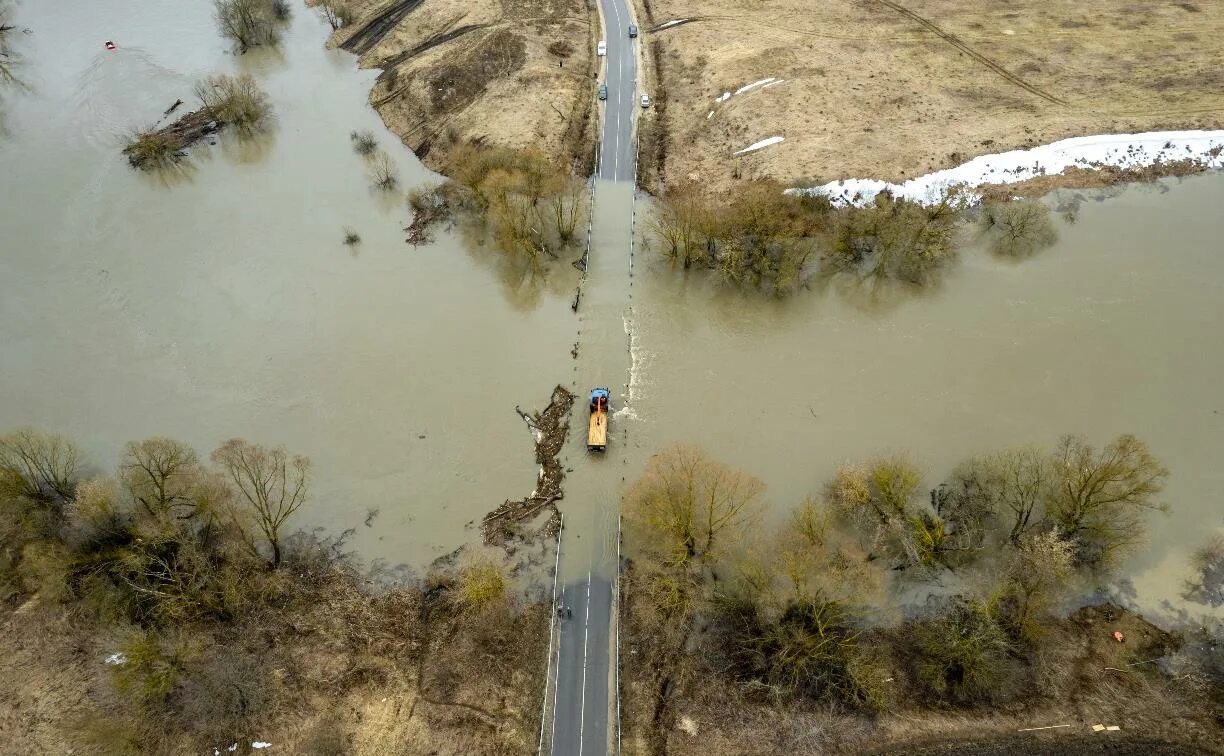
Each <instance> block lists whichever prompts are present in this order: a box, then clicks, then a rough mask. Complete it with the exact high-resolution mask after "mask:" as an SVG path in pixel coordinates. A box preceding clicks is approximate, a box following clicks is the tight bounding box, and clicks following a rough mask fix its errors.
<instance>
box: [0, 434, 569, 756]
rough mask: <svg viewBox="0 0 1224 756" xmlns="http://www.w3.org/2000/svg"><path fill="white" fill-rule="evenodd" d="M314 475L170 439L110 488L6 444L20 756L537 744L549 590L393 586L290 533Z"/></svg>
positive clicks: (1, 505)
mask: <svg viewBox="0 0 1224 756" xmlns="http://www.w3.org/2000/svg"><path fill="white" fill-rule="evenodd" d="M309 469H310V466H309V462H308V461H307V460H305V459H304V458H302V457H297V456H293V457H290V456H289V455H288V453H287V452H286V451H285V450H284V449H283V448H271V447H260V446H256V445H251V444H248V443H247V442H243V441H240V440H238V439H234V440H231V441H229V442H226V443H225V444H223V445H222V446H221V447H219V448H218V449H217V450H216V451H215V452H214V453H213V454H212V455H211V457H210V462H203V461H202V460H201V458H200V457H199V456H198V455H197V454H196V453H195V451H194V450H192V449H191V448H190V447H187V446H185V445H183V444H180V443H178V442H175V441H172V440H170V439H166V438H153V439H146V440H144V441H139V442H134V443H131V444H129V445H128V446H127V447H126V451H125V454H124V457H123V460H122V462H121V463H120V465H119V466H118V467H117V468H116V471H115V474H114V476H113V477H110V476H99V475H97V473H96V472H95V471H94V470H96V468H90V467H89V466H88V464H87V463H85V461H84V459H83V457H82V455H81V454H80V453H79V452H78V451H77V450H76V449H75V447H73V445H72V444H71V442H70V441H68V440H67V439H64V438H62V437H56V436H51V435H47V434H42V433H38V432H35V431H16V432H13V433H8V434H5V435H3V436H0V543H2V544H3V548H0V632H2V633H3V638H0V678H2V679H3V680H4V684H3V685H2V686H0V732H2V733H3V740H4V744H3V746H0V751H3V752H4V753H74V752H75V753H106V754H128V753H132V754H135V753H220V752H222V751H226V752H229V753H239V754H249V753H254V752H256V751H260V750H262V749H263V748H265V747H268V748H274V749H275V751H274V752H276V753H281V752H283V753H302V754H340V753H425V752H430V753H439V754H466V753H508V752H524V751H526V750H528V749H529V748H530V747H531V746H532V745H534V744H535V742H536V732H537V729H536V728H537V722H538V721H539V720H538V719H537V716H538V713H537V712H538V702H539V696H540V693H539V692H540V690H542V689H543V685H544V671H543V668H542V665H541V664H540V662H541V660H542V659H543V658H544V655H545V653H544V651H545V646H546V645H547V637H548V636H547V632H546V628H547V626H548V622H549V613H550V606H549V604H548V603H546V601H547V598H546V594H545V592H544V590H543V589H542V588H541V587H540V585H539V583H538V582H537V581H533V580H530V579H528V581H527V582H526V584H525V585H515V582H517V581H514V575H515V569H516V568H514V567H511V566H509V565H507V564H506V563H504V562H503V561H501V560H498V559H494V558H489V557H487V556H485V557H482V556H475V557H471V558H465V559H463V560H462V561H461V562H460V563H459V564H448V565H446V566H444V567H439V568H435V569H431V570H430V571H429V572H428V573H427V574H425V575H424V576H423V577H422V578H420V579H414V580H405V579H403V578H402V577H401V578H390V579H388V577H387V574H386V572H384V571H381V570H379V569H377V568H372V569H369V570H367V569H365V568H364V567H363V566H362V565H361V564H360V563H358V562H357V561H356V560H355V559H354V558H353V557H352V556H351V554H349V553H348V552H347V548H348V547H347V544H346V540H347V538H348V534H342V535H340V536H338V537H324V536H322V535H320V532H321V531H315V532H314V533H313V534H310V535H308V534H305V533H302V532H296V533H294V534H293V535H289V531H290V529H296V522H292V523H291V522H290V518H291V517H292V515H293V513H294V512H295V511H296V510H297V508H298V507H299V506H300V505H301V504H302V503H303V502H305V501H306V500H307V499H308V497H309V495H308V491H309V484H310V475H309ZM272 502H277V503H275V504H273V503H272ZM373 516H374V515H371V518H372V517H373ZM256 523H258V524H256ZM273 523H275V524H273ZM282 526H283V529H282ZM261 744H263V745H261Z"/></svg>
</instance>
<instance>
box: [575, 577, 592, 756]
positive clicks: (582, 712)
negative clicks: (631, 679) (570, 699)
mask: <svg viewBox="0 0 1224 756" xmlns="http://www.w3.org/2000/svg"><path fill="white" fill-rule="evenodd" d="M590 638H591V572H590V570H587V590H586V618H585V619H584V620H583V629H582V706H581V708H579V710H578V756H582V730H583V728H584V727H585V726H586V678H587V641H589V640H590Z"/></svg>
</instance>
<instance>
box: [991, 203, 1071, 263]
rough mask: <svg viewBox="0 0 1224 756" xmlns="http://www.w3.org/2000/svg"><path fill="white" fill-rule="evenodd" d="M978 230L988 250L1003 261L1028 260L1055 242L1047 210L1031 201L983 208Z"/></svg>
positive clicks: (1052, 226)
mask: <svg viewBox="0 0 1224 756" xmlns="http://www.w3.org/2000/svg"><path fill="white" fill-rule="evenodd" d="M981 227H982V232H983V234H984V235H985V236H986V238H987V240H988V242H989V245H990V250H991V251H992V252H994V253H995V254H996V255H1001V256H1003V257H1028V256H1030V255H1033V254H1035V253H1037V252H1039V251H1040V250H1042V249H1044V248H1046V247H1048V246H1050V245H1051V244H1053V243H1054V242H1055V241H1057V239H1058V231H1057V229H1055V228H1054V222H1053V221H1052V220H1050V209H1049V208H1048V207H1046V206H1045V205H1044V204H1043V203H1041V202H1039V201H1037V200H1032V199H1021V200H1015V201H1012V202H992V203H987V204H985V205H983V206H982V216H981Z"/></svg>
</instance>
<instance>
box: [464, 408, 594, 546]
mask: <svg viewBox="0 0 1224 756" xmlns="http://www.w3.org/2000/svg"><path fill="white" fill-rule="evenodd" d="M573 406H574V395H573V394H571V393H570V392H569V391H567V390H565V388H563V387H562V386H557V387H556V388H554V389H553V392H552V398H551V400H550V401H549V403H548V406H547V407H545V408H544V411H543V412H537V413H536V414H534V415H528V414H527V413H526V412H523V411H522V410H521V409H519V408H517V407H516V408H515V410H516V411H517V412H518V413H519V415H521V416H522V418H523V420H525V421H526V422H527V425H528V426H529V427H530V428H531V429H532V431H533V432H534V433H535V437H536V445H535V446H536V462H537V463H539V465H540V476H539V480H538V481H537V483H536V487H535V490H534V491H532V492H531V495H530V496H528V497H527V498H525V499H518V500H514V501H511V500H510V499H507V500H506V501H505V503H504V504H502V505H501V506H500V507H498V508H497V509H495V510H493V511H492V512H490V513H489V514H487V515H485V517H484V519H483V520H481V524H480V529H481V532H482V533H483V534H484V540H485V543H487V544H489V545H501V544H504V543H505V542H506V540H507V539H508V538H509V537H510V535H511V532H510V528H511V526H512V525H513V524H515V523H518V522H522V521H523V520H527V519H530V518H532V517H535V516H536V515H537V514H539V513H540V512H541V511H542V510H544V509H545V508H547V507H552V509H553V511H554V514H555V513H556V506H555V505H556V502H557V500H559V499H561V498H562V497H563V496H564V493H563V492H562V490H561V481H562V480H563V479H564V478H565V470H564V468H562V467H561V462H560V460H559V459H558V456H559V455H560V453H561V447H563V446H564V445H565V437H566V434H567V433H569V413H570V410H571V409H572V408H573Z"/></svg>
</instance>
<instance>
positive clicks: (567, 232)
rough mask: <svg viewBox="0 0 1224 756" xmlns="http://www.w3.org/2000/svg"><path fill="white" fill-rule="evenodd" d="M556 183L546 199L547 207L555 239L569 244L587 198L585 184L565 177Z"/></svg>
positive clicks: (576, 228)
mask: <svg viewBox="0 0 1224 756" xmlns="http://www.w3.org/2000/svg"><path fill="white" fill-rule="evenodd" d="M558 183H559V185H558V186H554V187H553V191H552V193H551V194H550V196H549V198H548V206H549V209H551V210H552V218H553V225H554V226H555V227H556V229H557V238H558V239H560V240H561V243H562V244H569V243H570V242H572V241H573V240H574V235H575V232H576V231H577V230H578V221H579V219H580V218H581V217H582V209H583V206H584V201H585V199H586V196H587V188H586V182H584V181H581V180H579V179H576V178H574V177H572V176H567V177H563V178H561V179H560V180H559V182H558Z"/></svg>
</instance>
